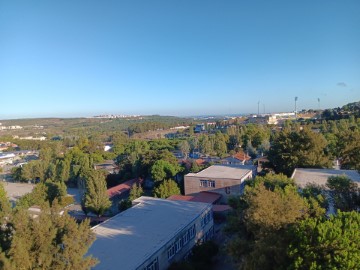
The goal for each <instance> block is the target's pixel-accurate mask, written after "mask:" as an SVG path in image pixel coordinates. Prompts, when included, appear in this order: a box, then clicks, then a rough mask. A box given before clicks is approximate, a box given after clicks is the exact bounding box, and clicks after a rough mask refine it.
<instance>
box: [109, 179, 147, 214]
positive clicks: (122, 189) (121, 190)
mask: <svg viewBox="0 0 360 270" xmlns="http://www.w3.org/2000/svg"><path fill="white" fill-rule="evenodd" d="M142 182H143V180H142V179H141V178H135V179H131V180H128V181H125V182H124V183H122V184H120V185H117V186H115V187H112V188H109V189H108V190H107V194H108V195H109V199H110V200H111V201H112V206H111V211H112V212H114V213H117V212H118V203H119V201H121V200H123V199H127V198H128V197H129V194H130V190H131V187H132V186H133V185H134V184H137V185H139V184H142Z"/></svg>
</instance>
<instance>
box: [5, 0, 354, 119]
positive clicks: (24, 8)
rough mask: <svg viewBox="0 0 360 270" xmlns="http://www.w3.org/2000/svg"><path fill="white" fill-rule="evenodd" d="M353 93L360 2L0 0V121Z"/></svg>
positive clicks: (236, 107) (279, 107)
mask: <svg viewBox="0 0 360 270" xmlns="http://www.w3.org/2000/svg"><path fill="white" fill-rule="evenodd" d="M295 96H298V97H299V100H298V108H299V109H303V108H305V109H308V108H317V107H318V103H317V98H320V100H321V107H322V108H328V107H337V106H342V105H344V104H346V103H348V102H352V101H358V100H360V1H359V0H354V1H351V0H339V1H331V0H324V1H313V0H311V1H288V0H284V1H268V0H263V1H253V0H251V1H250V0H249V1H242V0H234V1H231V0H226V1H224V0H217V1H211V0H203V1H200V0H196V1H194V0H181V1H180V0H163V1H156V0H151V1H150V0H142V1H140V0H129V1H120V0H119V1H98V0H96V1H89V0H83V1H76V0H68V1H67V0H62V1H48V0H46V1H28V0H26V1H17V0H8V1H6V0H3V1H1V2H0V119H6V118H21V117H42V116H45V117H50V116H62V117H70V116H90V115H97V114H103V113H114V114H115V113H117V114H162V115H196V114H235V113H251V112H256V111H257V102H258V101H260V111H261V112H262V111H263V108H264V105H263V104H265V110H266V112H276V111H291V110H293V109H294V97H295Z"/></svg>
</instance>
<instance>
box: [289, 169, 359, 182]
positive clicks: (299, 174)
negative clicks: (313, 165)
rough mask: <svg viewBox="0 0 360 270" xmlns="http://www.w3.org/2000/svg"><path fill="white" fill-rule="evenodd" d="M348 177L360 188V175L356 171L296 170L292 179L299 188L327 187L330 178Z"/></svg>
mask: <svg viewBox="0 0 360 270" xmlns="http://www.w3.org/2000/svg"><path fill="white" fill-rule="evenodd" d="M341 175H344V176H347V177H348V178H350V179H351V180H353V181H354V182H357V184H358V185H359V186H360V174H359V173H358V172H357V171H355V170H334V169H302V168H298V169H295V170H294V172H293V174H292V176H291V178H292V179H294V180H295V183H296V184H297V185H298V186H299V187H305V186H306V185H307V184H313V183H315V184H317V185H325V184H326V182H327V180H328V178H329V177H330V176H341Z"/></svg>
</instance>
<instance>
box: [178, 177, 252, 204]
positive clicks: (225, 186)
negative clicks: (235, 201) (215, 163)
mask: <svg viewBox="0 0 360 270" xmlns="http://www.w3.org/2000/svg"><path fill="white" fill-rule="evenodd" d="M252 176H253V174H252V172H249V173H248V174H247V175H246V176H245V177H243V178H242V179H241V180H234V179H228V178H222V179H219V178H211V177H207V178H205V177H197V176H186V175H185V179H184V185H185V195H194V194H196V193H199V192H201V191H210V192H216V193H218V194H221V195H222V196H221V201H220V202H221V203H227V200H228V198H229V197H231V196H235V195H240V194H241V193H242V188H243V185H242V183H243V182H244V180H246V179H248V178H249V179H251V178H252ZM200 180H212V181H215V187H201V186H200Z"/></svg>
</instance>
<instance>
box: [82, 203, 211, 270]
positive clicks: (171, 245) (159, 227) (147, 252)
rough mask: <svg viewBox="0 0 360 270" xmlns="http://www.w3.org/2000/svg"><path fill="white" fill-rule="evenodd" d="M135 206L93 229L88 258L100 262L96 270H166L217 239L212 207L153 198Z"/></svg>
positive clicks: (206, 204)
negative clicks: (214, 235)
mask: <svg viewBox="0 0 360 270" xmlns="http://www.w3.org/2000/svg"><path fill="white" fill-rule="evenodd" d="M134 203H136V205H135V206H133V207H132V208H130V209H128V210H126V211H124V212H122V213H120V214H118V215H116V216H114V217H113V218H111V219H109V220H107V221H105V222H104V223H102V224H100V225H98V226H96V227H94V228H93V229H92V230H93V232H94V233H95V235H96V240H95V242H94V243H93V245H92V246H91V247H90V249H89V252H88V254H89V255H93V256H94V257H95V258H98V259H99V260H100V263H99V264H98V265H96V266H95V267H94V269H95V270H110V269H121V270H165V269H167V268H168V267H169V266H170V265H171V263H173V262H175V261H179V260H181V259H183V258H184V257H185V256H187V255H188V254H189V253H190V251H191V249H192V248H193V247H194V246H195V244H196V243H198V242H201V241H206V240H208V239H210V238H211V237H212V236H213V232H214V222H213V216H212V205H211V204H208V203H199V202H187V201H170V200H164V199H157V198H151V197H140V198H139V199H136V200H134Z"/></svg>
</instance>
